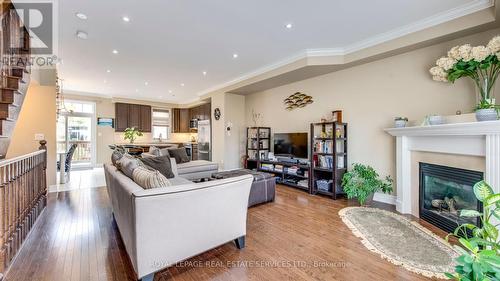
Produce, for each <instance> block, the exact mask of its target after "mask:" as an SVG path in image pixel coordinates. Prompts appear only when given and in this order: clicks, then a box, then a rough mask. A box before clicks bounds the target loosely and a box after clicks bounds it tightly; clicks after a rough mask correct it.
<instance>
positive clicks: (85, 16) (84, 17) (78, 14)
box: [75, 12, 87, 20]
mask: <svg viewBox="0 0 500 281" xmlns="http://www.w3.org/2000/svg"><path fill="white" fill-rule="evenodd" d="M75 16H76V17H77V18H79V19H81V20H86V19H87V15H86V14H84V13H80V12H78V13H76V14H75Z"/></svg>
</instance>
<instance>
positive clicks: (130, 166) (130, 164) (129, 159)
mask: <svg viewBox="0 0 500 281" xmlns="http://www.w3.org/2000/svg"><path fill="white" fill-rule="evenodd" d="M138 162H139V160H137V159H136V158H134V157H133V156H132V155H130V154H125V155H123V157H122V158H121V159H120V160H118V161H117V162H116V166H117V167H118V169H119V170H120V171H122V173H124V174H125V175H126V176H127V177H129V178H132V174H133V172H134V170H135V169H137V167H139V163H138Z"/></svg>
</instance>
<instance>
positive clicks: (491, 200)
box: [484, 193, 500, 206]
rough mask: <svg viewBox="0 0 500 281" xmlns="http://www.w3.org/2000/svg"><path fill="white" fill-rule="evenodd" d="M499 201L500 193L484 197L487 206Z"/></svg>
mask: <svg viewBox="0 0 500 281" xmlns="http://www.w3.org/2000/svg"><path fill="white" fill-rule="evenodd" d="M497 202H500V193H497V194H492V195H490V196H488V197H486V198H485V199H484V205H485V206H491V205H493V204H496V203H497Z"/></svg>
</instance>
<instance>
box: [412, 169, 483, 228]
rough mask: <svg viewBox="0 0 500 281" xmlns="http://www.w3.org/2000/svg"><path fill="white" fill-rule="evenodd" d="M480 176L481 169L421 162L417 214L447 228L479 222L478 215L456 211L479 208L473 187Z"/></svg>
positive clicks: (480, 208)
mask: <svg viewBox="0 0 500 281" xmlns="http://www.w3.org/2000/svg"><path fill="white" fill-rule="evenodd" d="M482 179H483V173H482V172H478V171H471V170H464V169H458V168H453V167H448V166H440V165H434V164H428V163H422V162H420V203H419V206H420V208H419V212H420V218H421V219H424V220H426V221H428V222H430V223H432V224H433V225H435V226H437V227H439V228H441V229H443V230H444V231H447V232H453V231H454V230H455V228H456V227H457V226H458V225H459V224H463V223H471V224H475V225H479V219H478V218H464V217H460V216H459V215H460V210H462V209H468V210H477V211H480V212H481V211H482V203H481V202H479V201H478V200H477V199H476V197H475V196H474V191H473V186H474V184H475V183H476V182H478V181H481V180H482Z"/></svg>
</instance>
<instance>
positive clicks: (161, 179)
mask: <svg viewBox="0 0 500 281" xmlns="http://www.w3.org/2000/svg"><path fill="white" fill-rule="evenodd" d="M133 179H134V182H135V183H137V184H138V185H140V186H141V187H142V188H144V189H151V188H158V187H166V186H170V185H172V184H171V183H170V181H169V180H168V179H167V178H166V177H165V176H164V175H162V174H161V173H160V172H159V171H156V170H148V169H146V168H143V167H138V168H136V169H135V170H134V173H133Z"/></svg>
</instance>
